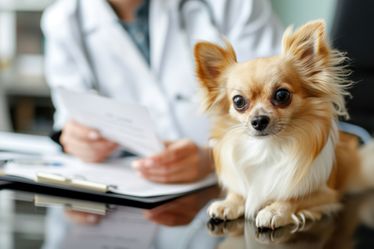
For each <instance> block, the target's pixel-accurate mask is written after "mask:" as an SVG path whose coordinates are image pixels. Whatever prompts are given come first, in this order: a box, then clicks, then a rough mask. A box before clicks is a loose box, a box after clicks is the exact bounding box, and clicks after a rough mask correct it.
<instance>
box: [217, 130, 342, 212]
mask: <svg viewBox="0 0 374 249" xmlns="http://www.w3.org/2000/svg"><path fill="white" fill-rule="evenodd" d="M336 134H337V132H336V130H335V129H332V131H331V134H330V136H329V139H328V141H327V143H326V144H325V146H324V148H323V149H322V151H321V152H320V154H319V155H318V156H317V157H316V158H315V159H314V161H313V162H312V165H310V167H309V171H308V172H307V174H306V175H305V176H304V177H303V178H302V179H301V181H299V182H297V183H296V184H295V181H294V177H295V171H296V170H297V169H298V167H303V165H300V163H302V162H303V158H302V156H303V155H302V154H301V153H297V151H296V152H295V151H292V150H290V149H289V148H290V147H291V146H287V144H282V143H284V142H285V141H282V143H280V142H279V141H276V140H275V139H272V138H269V139H267V138H266V139H248V137H246V136H243V139H241V141H230V142H227V140H226V141H225V143H223V144H222V145H221V153H222V154H221V155H220V156H221V167H222V168H221V172H220V181H221V183H222V184H223V186H224V187H226V188H227V189H228V190H230V191H232V192H235V193H237V194H240V195H242V196H243V197H245V198H246V205H245V215H246V217H252V218H253V217H254V216H255V214H256V212H257V211H258V210H259V209H260V208H261V207H263V206H264V205H266V204H267V203H268V202H271V201H275V200H286V199H289V198H292V197H299V196H303V195H306V194H308V193H311V192H313V191H316V190H318V189H320V188H322V187H324V186H326V182H327V180H328V178H329V176H330V173H331V170H332V167H333V164H334V160H335V143H336ZM289 142H292V140H290V141H289ZM305 142H308V141H305Z"/></svg>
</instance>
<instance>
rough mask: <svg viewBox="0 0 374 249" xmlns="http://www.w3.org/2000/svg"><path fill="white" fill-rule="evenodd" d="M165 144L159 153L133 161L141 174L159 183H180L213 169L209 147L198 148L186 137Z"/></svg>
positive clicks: (198, 177) (199, 177)
mask: <svg viewBox="0 0 374 249" xmlns="http://www.w3.org/2000/svg"><path fill="white" fill-rule="evenodd" d="M165 145H166V148H165V150H164V151H163V152H161V153H160V154H157V155H155V156H151V157H148V158H144V159H140V160H136V161H134V162H133V165H132V166H133V167H134V168H135V169H136V170H138V172H139V173H140V175H141V176H143V177H144V178H146V179H148V180H151V181H154V182H159V183H182V182H193V181H197V180H199V179H201V178H203V177H205V176H207V175H208V174H209V173H210V172H211V171H212V170H213V160H212V158H211V149H210V148H200V147H199V146H197V145H196V144H195V143H194V142H193V141H191V140H187V139H184V140H177V141H173V142H166V143H165Z"/></svg>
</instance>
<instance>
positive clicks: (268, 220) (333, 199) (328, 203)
mask: <svg viewBox="0 0 374 249" xmlns="http://www.w3.org/2000/svg"><path fill="white" fill-rule="evenodd" d="M340 208H341V204H340V203H339V202H338V194H337V193H336V192H335V191H333V190H331V189H326V190H321V191H318V192H315V193H313V194H310V195H309V196H306V197H304V198H299V199H291V200H286V201H275V202H273V203H271V204H270V205H268V206H265V207H264V208H263V209H261V210H260V211H259V212H258V214H257V216H256V226H257V227H261V228H270V229H276V228H278V227H282V226H286V225H290V224H295V225H296V226H297V228H300V227H303V226H304V225H305V223H306V221H307V220H313V221H314V220H319V219H321V217H322V216H323V215H325V214H331V213H333V212H335V211H337V210H339V209H340Z"/></svg>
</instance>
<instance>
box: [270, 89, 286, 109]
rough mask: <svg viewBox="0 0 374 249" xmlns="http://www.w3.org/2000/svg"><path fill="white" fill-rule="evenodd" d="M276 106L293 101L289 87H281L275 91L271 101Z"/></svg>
mask: <svg viewBox="0 0 374 249" xmlns="http://www.w3.org/2000/svg"><path fill="white" fill-rule="evenodd" d="M271 102H272V103H273V105H276V106H287V105H289V104H290V102H291V93H290V91H288V90H287V89H284V88H281V89H278V90H276V91H275V93H274V96H273V99H272V101H271Z"/></svg>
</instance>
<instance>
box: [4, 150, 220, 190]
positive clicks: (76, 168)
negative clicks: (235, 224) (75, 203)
mask: <svg viewBox="0 0 374 249" xmlns="http://www.w3.org/2000/svg"><path fill="white" fill-rule="evenodd" d="M134 159H135V158H132V159H131V158H125V159H113V160H112V161H109V162H107V163H100V164H88V163H83V162H82V161H80V160H79V159H76V158H73V157H70V156H67V155H55V156H43V157H41V158H37V159H34V158H32V157H30V158H29V159H27V158H22V160H17V159H15V160H14V161H13V162H8V163H7V164H6V165H5V166H4V169H3V171H4V173H5V175H11V176H19V177H23V178H27V179H31V180H34V181H36V178H37V175H38V174H39V173H48V174H55V175H59V176H64V177H67V178H70V179H77V180H85V181H88V182H92V183H100V184H105V185H108V186H113V188H110V190H111V192H114V193H117V194H124V195H131V196H136V197H155V196H164V195H174V194H183V193H187V192H190V191H193V190H197V189H200V188H203V187H207V186H211V185H214V184H215V183H216V181H217V180H216V177H215V175H214V174H211V175H209V176H207V177H206V178H205V179H202V180H201V181H198V182H194V183H189V184H158V183H154V182H151V181H148V180H146V179H144V178H142V177H140V176H138V175H137V174H136V171H135V170H134V169H133V168H132V167H131V166H130V165H131V161H132V160H134Z"/></svg>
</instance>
